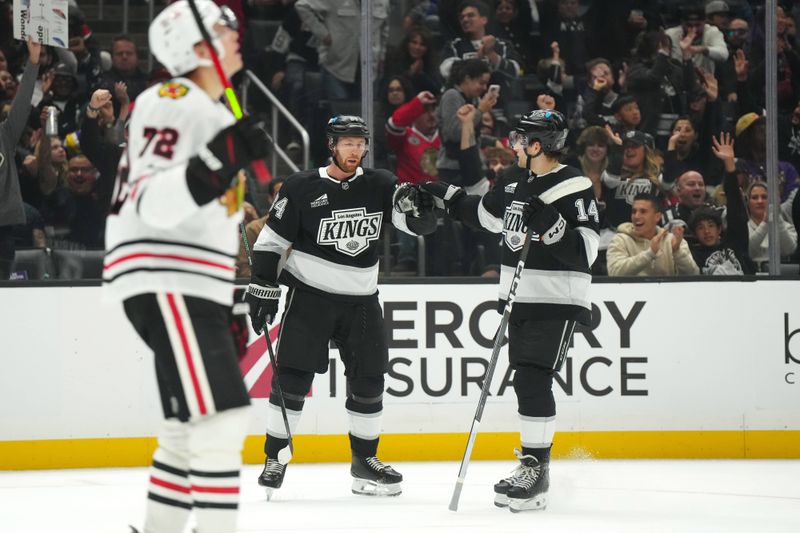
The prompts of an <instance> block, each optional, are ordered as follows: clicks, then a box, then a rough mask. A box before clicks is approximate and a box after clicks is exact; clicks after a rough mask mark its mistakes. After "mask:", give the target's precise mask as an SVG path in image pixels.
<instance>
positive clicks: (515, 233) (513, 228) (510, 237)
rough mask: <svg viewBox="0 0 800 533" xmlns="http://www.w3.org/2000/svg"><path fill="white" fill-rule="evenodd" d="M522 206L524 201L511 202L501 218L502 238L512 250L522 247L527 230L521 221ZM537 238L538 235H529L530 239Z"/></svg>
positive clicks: (515, 250)
mask: <svg viewBox="0 0 800 533" xmlns="http://www.w3.org/2000/svg"><path fill="white" fill-rule="evenodd" d="M523 207H525V202H517V201H514V202H511V205H510V206H508V208H507V209H506V214H505V217H504V218H503V238H504V239H505V241H506V245H507V246H508V248H509V249H510V250H511V251H512V252H517V251H519V250H521V249H522V245H523V244H525V234H526V233H527V232H528V227H527V226H526V225H525V224H523V223H522V209H523ZM538 238H539V237H538V236H534V235H531V240H532V241H535V240H537V239H538Z"/></svg>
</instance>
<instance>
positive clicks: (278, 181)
mask: <svg viewBox="0 0 800 533" xmlns="http://www.w3.org/2000/svg"><path fill="white" fill-rule="evenodd" d="M285 181H286V178H281V177H278V176H275V177H274V178H272V180H271V181H270V182H269V183H268V184H267V193H268V194H269V195H270V196H272V197H273V198H274V197H275V187H276V186H277V185H280V184H281V183H283V182H285Z"/></svg>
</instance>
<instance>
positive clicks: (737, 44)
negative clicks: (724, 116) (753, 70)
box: [717, 18, 753, 114]
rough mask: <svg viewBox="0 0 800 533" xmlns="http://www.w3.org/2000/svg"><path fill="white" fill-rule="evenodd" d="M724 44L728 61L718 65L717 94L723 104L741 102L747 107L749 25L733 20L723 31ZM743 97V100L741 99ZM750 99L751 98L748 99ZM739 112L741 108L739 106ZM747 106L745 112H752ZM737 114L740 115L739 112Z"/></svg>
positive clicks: (744, 21)
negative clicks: (726, 47) (726, 48)
mask: <svg viewBox="0 0 800 533" xmlns="http://www.w3.org/2000/svg"><path fill="white" fill-rule="evenodd" d="M723 34H724V35H725V43H726V44H727V45H728V59H727V60H726V61H725V63H723V64H721V65H719V70H718V76H717V77H718V78H719V92H720V98H721V99H722V101H723V102H731V103H736V102H740V101H741V102H742V103H744V104H745V105H747V100H748V97H750V88H749V87H748V86H747V83H748V78H749V73H748V71H747V69H748V68H749V61H748V59H747V58H748V57H750V54H751V51H750V44H749V43H748V39H749V37H750V25H749V24H748V23H747V21H746V20H744V19H739V18H735V19H733V20H731V21H730V22H729V23H728V26H727V27H726V28H725V30H724V31H723ZM743 97H744V98H743ZM750 98H751V97H750ZM739 109H740V110H741V109H742V107H741V106H740V107H739ZM752 110H753V108H752V107H750V106H748V108H747V109H746V110H745V111H752ZM738 114H742V112H741V111H740V112H739V113H738Z"/></svg>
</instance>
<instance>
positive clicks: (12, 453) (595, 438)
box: [0, 430, 800, 470]
mask: <svg viewBox="0 0 800 533" xmlns="http://www.w3.org/2000/svg"><path fill="white" fill-rule="evenodd" d="M465 445H466V435H465V434H463V433H432V434H389V435H383V436H382V437H381V446H380V456H381V458H382V459H383V460H385V461H457V460H460V459H461V457H462V455H463V453H464V446H465ZM155 446H156V440H155V438H154V437H142V438H112V439H72V440H26V441H0V470H33V469H53V468H100V467H126V466H147V465H148V464H149V463H150V458H151V456H152V454H153V450H154V449H155ZM515 446H519V435H518V434H517V433H480V434H479V435H478V437H477V439H476V442H475V449H474V451H473V454H472V458H473V459H475V460H481V459H483V460H497V459H511V458H512V457H513V456H512V454H511V450H512V448H514V447H515ZM263 447H264V437H263V436H249V437H247V439H246V441H245V445H244V450H243V451H242V456H243V458H244V462H245V463H248V464H258V463H261V462H262V461H263V459H264V453H263ZM553 456H554V457H556V458H573V459H586V458H596V459H800V431H789V430H783V431H779V430H770V431H595V432H574V433H557V434H556V437H555V443H554V447H553ZM349 460H350V447H349V442H348V438H347V435H297V436H296V437H295V453H294V458H293V461H295V462H309V463H314V462H346V461H349Z"/></svg>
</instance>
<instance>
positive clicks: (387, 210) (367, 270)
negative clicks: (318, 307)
mask: <svg viewBox="0 0 800 533" xmlns="http://www.w3.org/2000/svg"><path fill="white" fill-rule="evenodd" d="M396 184H397V177H396V176H395V175H394V174H392V173H391V172H389V171H386V170H376V169H369V168H361V167H358V169H357V170H356V172H355V174H354V175H353V176H352V177H350V178H349V179H346V180H344V181H339V180H337V179H334V178H332V177H330V176H329V175H328V173H327V172H326V170H325V167H321V168H318V169H314V170H307V171H303V172H298V173H295V174H292V175H291V176H289V178H288V179H287V180H286V182H284V184H283V187H282V188H281V191H280V194H279V195H278V198H277V199H276V200H275V202H274V203H273V204H272V208H271V209H270V212H269V219H268V220H267V224H266V225H265V226H264V228H263V229H262V230H261V233H260V234H259V235H258V240H257V241H256V243H255V245H254V246H253V282H254V283H260V284H269V285H275V284H276V281H280V283H282V284H284V285H287V286H289V287H301V288H305V289H309V290H312V291H318V292H322V293H325V294H327V295H331V296H334V297H338V298H342V299H350V298H359V297H365V296H371V295H373V294H375V293H376V292H377V287H378V239H379V238H380V236H381V230H382V228H383V224H384V222H387V221H388V222H391V223H392V224H393V225H394V226H395V227H396V228H397V229H399V230H401V231H404V232H406V233H409V234H411V235H416V233H414V231H413V230H412V229H409V227H408V224H407V220H406V217H405V215H404V214H401V213H399V212H397V211H396V210H395V209H393V206H392V196H393V194H394V191H395V187H396ZM289 247H291V251H290V252H289V253H288V257H287V258H286V264H285V266H284V267H283V270H282V271H281V273H280V277H279V278H278V272H277V270H278V268H277V266H278V258H279V257H281V256H283V255H284V254H286V252H287V250H288V249H289Z"/></svg>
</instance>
